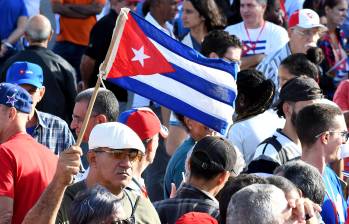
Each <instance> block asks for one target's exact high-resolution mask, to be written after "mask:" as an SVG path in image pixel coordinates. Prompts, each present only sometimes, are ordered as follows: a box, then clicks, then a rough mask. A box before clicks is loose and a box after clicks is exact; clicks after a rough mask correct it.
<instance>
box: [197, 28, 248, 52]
mask: <svg viewBox="0 0 349 224" xmlns="http://www.w3.org/2000/svg"><path fill="white" fill-rule="evenodd" d="M229 47H234V48H242V43H241V41H240V39H239V38H238V37H236V36H235V35H230V34H229V33H228V32H226V31H223V30H213V31H211V32H209V33H208V34H207V35H206V37H205V38H204V41H203V42H202V44H201V54H203V55H204V56H206V57H208V56H209V55H210V53H212V52H214V53H216V54H217V55H218V56H219V57H220V58H223V57H224V55H225V53H226V52H227V49H228V48H229Z"/></svg>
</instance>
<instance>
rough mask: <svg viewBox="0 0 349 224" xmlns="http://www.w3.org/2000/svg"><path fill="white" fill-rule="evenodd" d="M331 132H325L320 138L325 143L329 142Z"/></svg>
mask: <svg viewBox="0 0 349 224" xmlns="http://www.w3.org/2000/svg"><path fill="white" fill-rule="evenodd" d="M329 136H330V135H329V134H328V133H324V134H322V135H321V136H320V140H321V143H323V144H326V145H327V144H328V139H329Z"/></svg>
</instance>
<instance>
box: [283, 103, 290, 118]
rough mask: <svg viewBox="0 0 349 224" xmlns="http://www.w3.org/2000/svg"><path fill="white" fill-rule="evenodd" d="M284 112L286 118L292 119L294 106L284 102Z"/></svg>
mask: <svg viewBox="0 0 349 224" xmlns="http://www.w3.org/2000/svg"><path fill="white" fill-rule="evenodd" d="M282 111H283V112H284V114H285V117H291V115H292V106H291V105H290V104H289V103H287V102H284V103H283V104H282Z"/></svg>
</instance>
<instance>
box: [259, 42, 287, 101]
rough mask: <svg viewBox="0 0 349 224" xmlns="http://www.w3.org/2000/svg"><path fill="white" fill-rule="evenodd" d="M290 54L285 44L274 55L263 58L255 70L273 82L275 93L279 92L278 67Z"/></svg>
mask: <svg viewBox="0 0 349 224" xmlns="http://www.w3.org/2000/svg"><path fill="white" fill-rule="evenodd" d="M291 54H292V53H291V49H290V47H289V46H288V43H287V44H285V45H284V46H283V47H282V48H281V49H280V50H278V51H276V52H275V53H274V54H271V55H269V56H267V57H265V58H264V59H263V60H262V61H261V63H259V65H258V66H257V68H256V69H257V70H258V71H261V72H262V73H263V74H264V76H265V77H266V78H267V79H271V80H273V82H274V84H275V86H276V89H277V91H279V72H278V71H279V66H280V64H281V62H282V61H283V60H284V59H285V58H287V57H288V56H290V55H291ZM278 95H279V93H278V92H277V96H278Z"/></svg>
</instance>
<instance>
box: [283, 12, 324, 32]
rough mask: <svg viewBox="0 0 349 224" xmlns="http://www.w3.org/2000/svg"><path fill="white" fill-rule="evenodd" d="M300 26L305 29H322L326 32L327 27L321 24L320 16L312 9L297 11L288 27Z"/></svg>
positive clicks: (291, 17)
mask: <svg viewBox="0 0 349 224" xmlns="http://www.w3.org/2000/svg"><path fill="white" fill-rule="evenodd" d="M294 26H298V27H301V28H304V29H311V28H315V27H318V28H321V29H324V30H326V27H325V26H324V25H322V24H321V23H320V17H319V15H318V14H317V13H316V12H315V11H313V10H311V9H300V10H297V11H295V12H294V13H293V14H292V15H291V16H290V19H289V20H288V27H289V28H291V27H294Z"/></svg>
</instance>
